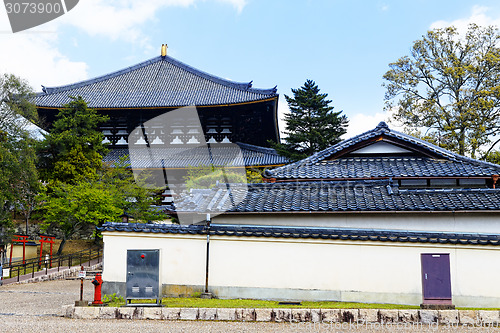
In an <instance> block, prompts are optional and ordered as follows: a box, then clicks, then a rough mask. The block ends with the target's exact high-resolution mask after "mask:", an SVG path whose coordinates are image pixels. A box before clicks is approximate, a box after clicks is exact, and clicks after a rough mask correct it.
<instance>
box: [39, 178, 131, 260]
mask: <svg viewBox="0 0 500 333" xmlns="http://www.w3.org/2000/svg"><path fill="white" fill-rule="evenodd" d="M40 200H41V202H42V205H41V209H42V210H43V212H44V213H43V216H44V221H43V223H42V224H41V226H42V229H43V230H48V229H49V228H51V227H53V226H57V227H58V228H59V229H60V230H61V231H62V233H63V239H62V241H61V244H60V245H59V249H58V251H57V255H60V254H61V253H62V250H63V248H64V245H65V243H66V241H67V240H68V239H70V238H71V237H72V236H73V235H74V234H75V233H77V232H80V233H82V234H85V233H91V232H94V230H95V229H89V228H90V227H91V226H98V225H99V224H102V223H103V222H105V221H117V219H118V216H119V215H120V214H121V213H122V211H121V210H120V208H118V207H117V206H116V204H115V201H114V200H115V198H114V196H113V192H112V190H111V189H109V188H107V187H106V186H103V184H96V183H90V182H80V183H78V184H76V185H73V184H64V183H57V184H56V185H53V186H52V187H51V189H50V193H49V194H47V193H45V194H43V195H42V196H41V199H40Z"/></svg>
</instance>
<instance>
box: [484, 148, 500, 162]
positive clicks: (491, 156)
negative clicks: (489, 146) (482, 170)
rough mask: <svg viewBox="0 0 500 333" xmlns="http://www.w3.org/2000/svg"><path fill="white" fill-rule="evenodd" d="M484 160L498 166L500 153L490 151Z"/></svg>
mask: <svg viewBox="0 0 500 333" xmlns="http://www.w3.org/2000/svg"><path fill="white" fill-rule="evenodd" d="M485 160H486V161H487V162H490V163H495V164H500V151H498V150H495V151H490V152H489V153H488V154H487V155H486V156H485Z"/></svg>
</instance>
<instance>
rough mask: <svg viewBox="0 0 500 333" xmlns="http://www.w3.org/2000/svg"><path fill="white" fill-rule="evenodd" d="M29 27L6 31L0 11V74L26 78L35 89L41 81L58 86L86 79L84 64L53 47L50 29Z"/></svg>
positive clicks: (54, 42) (8, 27) (52, 32)
mask: <svg viewBox="0 0 500 333" xmlns="http://www.w3.org/2000/svg"><path fill="white" fill-rule="evenodd" d="M46 29H47V28H46V27H44V30H43V31H42V30H29V31H26V32H18V33H16V34H12V33H10V25H9V21H8V18H7V14H6V12H5V11H2V10H0V31H2V32H3V33H0V45H2V52H0V73H9V74H15V75H17V76H20V77H21V78H23V79H26V80H28V82H29V83H30V85H31V86H32V87H33V88H34V89H35V91H41V87H40V85H41V84H44V85H48V86H50V85H60V84H64V83H71V82H75V81H80V80H83V79H85V78H87V69H88V68H87V65H86V64H85V63H84V62H74V61H71V60H70V59H69V58H68V57H66V56H65V55H63V54H61V53H60V52H59V50H58V49H57V47H56V45H57V41H58V35H57V33H56V32H55V30H54V31H50V30H51V29H50V28H49V31H47V30H46Z"/></svg>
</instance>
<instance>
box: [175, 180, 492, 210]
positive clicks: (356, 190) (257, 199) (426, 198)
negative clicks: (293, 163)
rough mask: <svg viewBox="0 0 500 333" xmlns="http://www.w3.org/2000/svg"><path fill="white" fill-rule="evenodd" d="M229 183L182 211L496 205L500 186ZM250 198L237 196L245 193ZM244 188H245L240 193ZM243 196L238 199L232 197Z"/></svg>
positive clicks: (191, 199) (186, 201) (193, 198)
mask: <svg viewBox="0 0 500 333" xmlns="http://www.w3.org/2000/svg"><path fill="white" fill-rule="evenodd" d="M227 191H228V189H227V187H226V186H224V184H222V185H220V186H218V187H216V188H214V189H212V190H211V191H207V190H203V191H200V192H197V191H196V190H192V194H191V195H190V196H188V197H185V198H183V200H182V201H178V202H177V201H176V202H175V205H176V210H177V211H179V212H196V213H200V214H204V213H210V212H239V213H258V212H301V211H302V212H304V211H305V212H376V211H381V212H384V211H385V212H392V211H405V212H419V211H422V212H423V211H442V212H447V211H497V210H500V190H499V189H486V188H483V189H399V188H398V187H397V186H395V185H393V184H392V183H391V181H389V180H360V181H316V182H282V183H264V184H248V185H247V186H240V187H238V186H235V185H234V184H232V186H231V189H230V192H229V193H226V192H227ZM245 191H247V192H246V197H245V199H243V200H242V201H241V200H232V197H231V196H233V198H240V197H242V196H244V193H245ZM240 192H241V193H240ZM233 201H235V202H238V203H237V204H235V205H233V204H232V202H233Z"/></svg>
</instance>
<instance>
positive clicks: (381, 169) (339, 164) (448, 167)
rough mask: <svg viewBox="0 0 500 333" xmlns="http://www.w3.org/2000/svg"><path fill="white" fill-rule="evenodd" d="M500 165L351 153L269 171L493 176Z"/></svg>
mask: <svg viewBox="0 0 500 333" xmlns="http://www.w3.org/2000/svg"><path fill="white" fill-rule="evenodd" d="M498 173H500V167H494V166H490V165H479V164H477V163H470V162H465V161H450V160H446V159H434V158H429V157H415V156H398V157H350V158H338V159H335V160H327V161H320V162H316V163H304V164H302V165H300V166H299V167H289V168H287V167H281V168H279V169H275V170H272V171H271V172H270V173H268V175H269V174H270V175H272V177H274V178H280V179H281V178H292V179H346V178H347V179H349V178H371V177H375V178H377V177H380V178H389V177H393V178H397V177H453V176H454V177H490V176H491V175H493V174H498Z"/></svg>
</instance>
